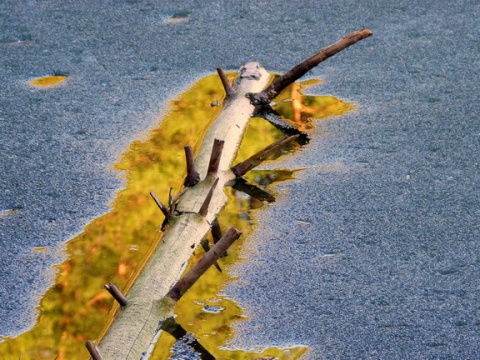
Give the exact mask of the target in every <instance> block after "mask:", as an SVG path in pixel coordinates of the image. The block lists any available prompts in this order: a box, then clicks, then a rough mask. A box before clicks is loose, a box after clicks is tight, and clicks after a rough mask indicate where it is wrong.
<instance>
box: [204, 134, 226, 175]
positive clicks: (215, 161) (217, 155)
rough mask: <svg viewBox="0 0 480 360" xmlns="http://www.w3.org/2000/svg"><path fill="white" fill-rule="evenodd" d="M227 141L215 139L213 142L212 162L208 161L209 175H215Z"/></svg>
mask: <svg viewBox="0 0 480 360" xmlns="http://www.w3.org/2000/svg"><path fill="white" fill-rule="evenodd" d="M224 144H225V141H223V140H219V139H215V141H214V142H213V148H212V154H211V155H210V162H209V163H208V170H207V176H215V175H216V174H217V171H218V166H219V165H220V159H221V158H222V151H223V145H224Z"/></svg>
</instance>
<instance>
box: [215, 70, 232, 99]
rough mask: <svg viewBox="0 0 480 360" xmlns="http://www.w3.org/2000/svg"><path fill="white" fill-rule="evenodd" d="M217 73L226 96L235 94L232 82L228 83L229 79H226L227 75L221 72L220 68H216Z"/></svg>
mask: <svg viewBox="0 0 480 360" xmlns="http://www.w3.org/2000/svg"><path fill="white" fill-rule="evenodd" d="M217 73H218V76H219V77H220V80H221V81H222V85H223V88H224V89H225V93H226V94H227V97H232V96H233V95H235V89H234V88H233V86H232V84H230V81H229V80H228V77H227V75H226V74H225V73H224V72H223V69H222V68H217Z"/></svg>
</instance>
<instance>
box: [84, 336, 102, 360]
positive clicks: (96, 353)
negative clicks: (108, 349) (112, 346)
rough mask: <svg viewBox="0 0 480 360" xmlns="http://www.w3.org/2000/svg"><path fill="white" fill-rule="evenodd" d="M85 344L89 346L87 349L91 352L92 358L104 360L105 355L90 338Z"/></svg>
mask: <svg viewBox="0 0 480 360" xmlns="http://www.w3.org/2000/svg"><path fill="white" fill-rule="evenodd" d="M85 346H86V347H87V350H88V352H89V353H90V356H91V357H92V360H102V359H103V357H102V355H101V354H100V351H99V350H98V348H97V347H96V346H95V345H94V344H93V343H92V342H91V341H90V340H88V341H87V342H86V343H85Z"/></svg>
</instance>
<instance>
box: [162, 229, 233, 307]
mask: <svg viewBox="0 0 480 360" xmlns="http://www.w3.org/2000/svg"><path fill="white" fill-rule="evenodd" d="M241 234H242V233H241V232H240V231H238V230H237V229H235V228H230V229H228V230H227V232H226V233H225V235H223V236H222V238H221V239H220V241H219V242H217V243H216V244H215V245H214V246H213V247H212V248H211V249H210V250H209V251H208V252H207V253H206V254H205V255H204V256H203V257H202V258H201V259H200V260H199V261H198V262H197V263H196V264H195V265H194V266H193V267H192V268H191V269H190V270H189V271H188V272H187V273H186V274H185V276H183V277H182V278H181V279H180V280H179V281H178V282H177V283H176V284H175V285H174V286H173V287H172V288H171V289H170V291H169V292H168V293H167V295H166V296H167V297H169V298H170V299H172V300H174V301H178V300H180V298H181V297H182V296H183V295H184V294H185V293H186V292H187V290H188V289H190V288H191V287H192V285H193V284H195V282H196V281H197V280H198V279H199V278H200V276H202V275H203V274H204V273H205V271H207V270H208V268H209V267H210V266H211V265H212V264H213V263H214V262H215V261H217V260H218V259H219V258H220V257H221V256H222V255H223V254H224V253H225V251H226V250H227V249H228V248H229V247H230V245H232V244H233V242H234V241H235V240H237V239H238V238H239V237H240V235H241Z"/></svg>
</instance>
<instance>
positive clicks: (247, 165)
mask: <svg viewBox="0 0 480 360" xmlns="http://www.w3.org/2000/svg"><path fill="white" fill-rule="evenodd" d="M299 136H300V135H298V134H297V135H292V136H285V137H284V138H283V139H280V140H278V141H275V142H274V143H273V144H271V145H269V146H267V147H266V148H264V149H262V150H260V151H259V152H257V153H256V154H253V155H252V156H250V157H249V158H248V159H247V160H245V161H242V162H241V163H239V164H237V165H235V166H234V167H232V172H233V173H234V174H235V176H236V177H242V176H243V175H245V174H246V173H247V172H249V171H250V170H252V169H253V168H254V167H256V166H258V165H260V164H261V163H262V162H263V161H265V159H267V158H268V157H269V156H270V155H272V154H273V153H275V152H276V151H277V150H278V149H281V148H282V147H283V146H284V145H285V144H287V143H288V142H290V141H292V140H295V139H297V138H298V137H299Z"/></svg>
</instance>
